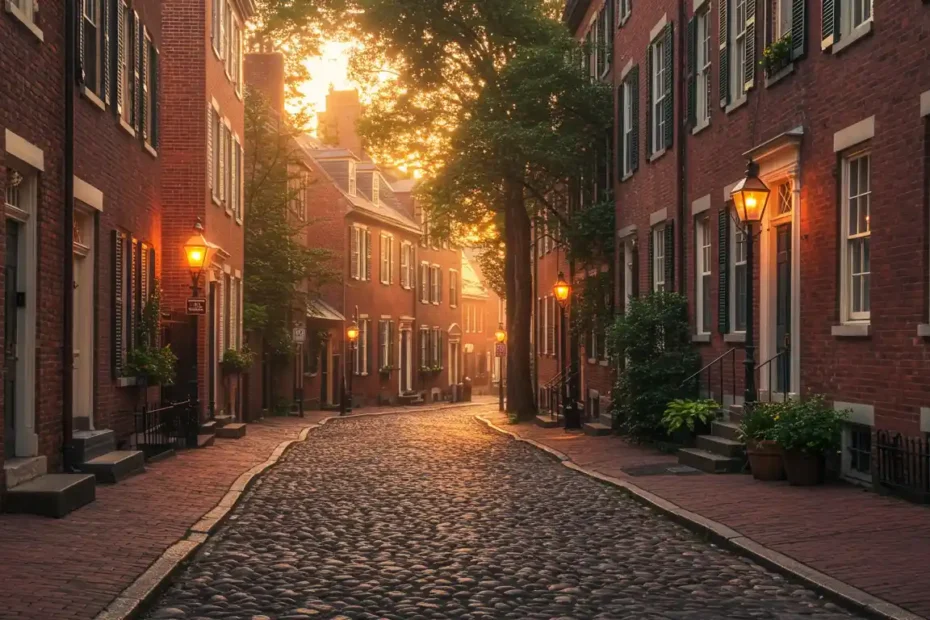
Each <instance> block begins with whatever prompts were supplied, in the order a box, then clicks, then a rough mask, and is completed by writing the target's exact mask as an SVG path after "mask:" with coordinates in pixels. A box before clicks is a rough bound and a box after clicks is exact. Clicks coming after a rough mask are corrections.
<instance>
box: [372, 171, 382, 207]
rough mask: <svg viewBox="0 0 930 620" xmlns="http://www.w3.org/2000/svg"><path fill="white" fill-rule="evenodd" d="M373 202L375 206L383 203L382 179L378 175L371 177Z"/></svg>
mask: <svg viewBox="0 0 930 620" xmlns="http://www.w3.org/2000/svg"><path fill="white" fill-rule="evenodd" d="M371 201H372V202H373V203H374V204H380V202H381V178H380V176H379V175H378V174H377V173H374V174H372V175H371Z"/></svg>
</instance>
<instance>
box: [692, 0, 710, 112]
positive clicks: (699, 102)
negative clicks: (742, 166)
mask: <svg viewBox="0 0 930 620" xmlns="http://www.w3.org/2000/svg"><path fill="white" fill-rule="evenodd" d="M695 19H696V20H697V22H696V24H697V25H696V26H695V27H696V28H697V34H696V38H697V49H696V53H697V58H696V60H695V62H696V64H695V67H696V70H697V76H696V79H697V85H696V86H695V89H696V90H695V96H696V99H695V106H696V109H695V114H696V117H697V118H696V122H697V126H698V127H703V126H704V125H706V124H707V123H708V122H709V121H710V106H711V85H710V51H711V43H710V15H709V14H708V12H707V11H702V12H701V13H699V14H698V15H697V16H696V17H695Z"/></svg>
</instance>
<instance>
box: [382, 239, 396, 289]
mask: <svg viewBox="0 0 930 620" xmlns="http://www.w3.org/2000/svg"><path fill="white" fill-rule="evenodd" d="M393 282H394V235H389V234H387V233H381V284H392V283H393Z"/></svg>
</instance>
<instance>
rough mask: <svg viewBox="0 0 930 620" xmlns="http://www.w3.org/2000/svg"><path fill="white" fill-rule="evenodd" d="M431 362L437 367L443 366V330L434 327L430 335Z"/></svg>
mask: <svg viewBox="0 0 930 620" xmlns="http://www.w3.org/2000/svg"><path fill="white" fill-rule="evenodd" d="M430 362H431V365H432V366H433V367H434V368H435V367H437V366H442V330H441V329H439V328H438V327H434V328H433V331H432V335H431V337H430Z"/></svg>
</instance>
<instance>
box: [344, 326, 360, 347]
mask: <svg viewBox="0 0 930 620" xmlns="http://www.w3.org/2000/svg"><path fill="white" fill-rule="evenodd" d="M346 337H347V338H348V339H349V342H355V341H356V340H358V325H357V324H356V323H354V322H353V323H352V324H351V325H349V327H348V328H347V329H346Z"/></svg>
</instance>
